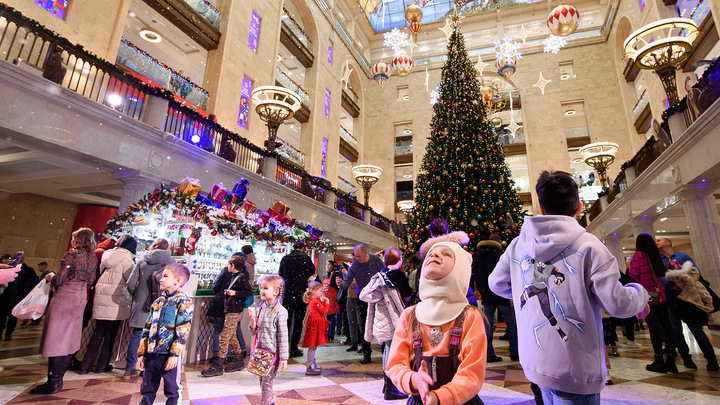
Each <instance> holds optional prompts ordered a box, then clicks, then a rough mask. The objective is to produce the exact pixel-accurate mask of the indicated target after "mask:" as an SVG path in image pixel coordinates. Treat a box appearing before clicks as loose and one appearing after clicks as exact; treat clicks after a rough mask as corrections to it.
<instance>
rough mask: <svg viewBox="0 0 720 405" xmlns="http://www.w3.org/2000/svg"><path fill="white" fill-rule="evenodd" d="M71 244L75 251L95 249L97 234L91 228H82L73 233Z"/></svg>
mask: <svg viewBox="0 0 720 405" xmlns="http://www.w3.org/2000/svg"><path fill="white" fill-rule="evenodd" d="M70 244H71V245H72V247H73V249H86V250H94V249H95V232H93V230H92V229H90V228H80V229H78V230H77V231H75V232H73V233H72V239H71V240H70Z"/></svg>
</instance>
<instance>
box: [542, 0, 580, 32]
mask: <svg viewBox="0 0 720 405" xmlns="http://www.w3.org/2000/svg"><path fill="white" fill-rule="evenodd" d="M579 24H580V13H578V11H577V9H576V8H575V7H573V6H568V5H564V4H563V5H560V6H557V7H555V8H554V9H553V10H552V11H551V12H550V14H549V15H548V18H547V26H548V28H550V32H552V33H553V34H555V35H557V36H559V37H566V36H568V35H570V34H572V33H573V32H575V30H577V28H578V25H579Z"/></svg>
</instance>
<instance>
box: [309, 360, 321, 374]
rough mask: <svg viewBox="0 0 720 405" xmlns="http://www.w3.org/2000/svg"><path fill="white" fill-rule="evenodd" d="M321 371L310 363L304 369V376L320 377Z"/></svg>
mask: <svg viewBox="0 0 720 405" xmlns="http://www.w3.org/2000/svg"><path fill="white" fill-rule="evenodd" d="M321 374H322V369H318V367H317V365H315V363H311V364H308V365H307V368H306V369H305V375H321Z"/></svg>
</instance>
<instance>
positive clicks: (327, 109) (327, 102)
mask: <svg viewBox="0 0 720 405" xmlns="http://www.w3.org/2000/svg"><path fill="white" fill-rule="evenodd" d="M329 116H330V89H328V88H326V89H325V118H328V117H329Z"/></svg>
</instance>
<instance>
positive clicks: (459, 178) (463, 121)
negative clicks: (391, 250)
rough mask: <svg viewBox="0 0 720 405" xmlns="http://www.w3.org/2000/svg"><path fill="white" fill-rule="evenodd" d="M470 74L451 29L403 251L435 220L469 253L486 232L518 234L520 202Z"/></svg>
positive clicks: (459, 39) (417, 244)
mask: <svg viewBox="0 0 720 405" xmlns="http://www.w3.org/2000/svg"><path fill="white" fill-rule="evenodd" d="M476 73H477V71H476V69H475V67H474V66H473V64H472V63H471V62H470V59H469V58H468V55H467V51H466V50H465V39H464V37H463V35H462V34H461V33H460V32H459V31H458V30H457V29H455V31H454V32H453V33H452V35H451V37H450V41H449V43H448V57H447V62H445V66H443V70H442V78H441V81H440V95H439V97H438V101H437V102H436V103H435V105H434V107H433V109H434V116H433V119H432V123H431V125H430V131H431V132H430V138H429V139H428V144H427V150H426V151H425V156H423V160H422V166H421V167H420V174H419V175H418V178H417V182H416V186H415V203H416V206H415V208H414V210H413V211H412V212H411V213H409V214H408V217H407V231H408V233H409V238H408V239H409V242H408V245H407V246H406V249H407V250H408V251H409V252H412V253H415V252H417V251H418V249H419V248H420V245H421V244H422V243H423V242H424V241H425V240H427V239H428V236H429V235H428V231H427V226H428V224H429V223H430V222H431V221H432V220H433V219H434V218H438V217H440V218H444V219H445V220H447V221H448V223H449V225H450V230H451V231H458V230H461V231H464V232H466V233H467V234H468V235H469V236H470V244H469V245H468V250H470V251H474V250H475V248H476V246H477V243H478V242H479V241H481V240H483V239H486V238H487V237H488V236H489V235H490V233H497V234H498V235H499V236H500V237H501V238H502V240H503V241H510V240H512V238H514V237H515V236H516V233H517V232H518V231H519V230H520V225H521V221H522V217H523V216H524V213H523V212H522V203H521V202H520V199H519V198H518V196H517V192H516V191H515V183H514V182H513V180H512V179H511V178H510V177H511V173H510V169H509V168H508V166H507V164H506V163H505V154H504V153H503V149H502V146H501V145H500V143H499V141H498V136H497V134H495V130H494V128H493V126H492V125H491V124H490V122H489V121H488V110H487V108H486V106H485V103H484V101H483V97H482V92H481V91H480V84H479V83H478V80H477V78H476Z"/></svg>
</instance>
